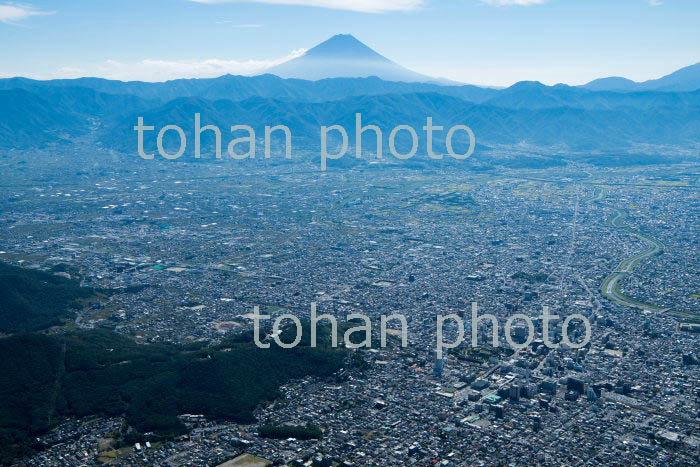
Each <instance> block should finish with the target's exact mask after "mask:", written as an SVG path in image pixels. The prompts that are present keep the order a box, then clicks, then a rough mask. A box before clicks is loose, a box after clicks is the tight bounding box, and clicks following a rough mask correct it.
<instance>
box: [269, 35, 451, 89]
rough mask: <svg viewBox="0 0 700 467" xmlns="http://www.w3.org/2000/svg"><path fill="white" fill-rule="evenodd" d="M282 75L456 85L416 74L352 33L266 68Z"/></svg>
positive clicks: (274, 73)
mask: <svg viewBox="0 0 700 467" xmlns="http://www.w3.org/2000/svg"><path fill="white" fill-rule="evenodd" d="M265 72H266V73H270V74H273V75H277V76H279V77H280V78H298V79H305V80H310V81H318V80H321V79H326V78H366V77H369V76H377V77H379V78H381V79H383V80H386V81H404V82H411V83H415V82H418V83H440V84H456V83H450V82H448V81H447V80H441V79H438V78H433V77H430V76H426V75H422V74H420V73H416V72H415V71H412V70H409V69H408V68H405V67H402V66H401V65H399V64H398V63H396V62H393V61H391V60H389V59H388V58H386V57H385V56H383V55H381V54H379V53H377V52H375V51H374V50H372V49H371V48H370V47H368V46H366V45H365V44H363V43H362V42H360V41H359V40H357V39H356V38H355V37H354V36H352V35H350V34H338V35H336V36H333V37H331V38H330V39H328V40H327V41H325V42H322V43H320V44H319V45H317V46H316V47H314V48H312V49H309V50H308V51H307V52H306V53H305V54H304V55H302V56H300V57H297V58H294V59H292V60H290V61H288V62H284V63H281V64H279V65H277V66H274V67H272V68H268V69H267V70H265Z"/></svg>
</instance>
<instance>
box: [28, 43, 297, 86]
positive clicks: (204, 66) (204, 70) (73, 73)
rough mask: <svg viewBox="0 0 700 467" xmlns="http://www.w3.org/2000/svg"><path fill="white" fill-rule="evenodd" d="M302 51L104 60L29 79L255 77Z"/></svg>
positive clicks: (142, 79) (131, 79) (140, 79)
mask: <svg viewBox="0 0 700 467" xmlns="http://www.w3.org/2000/svg"><path fill="white" fill-rule="evenodd" d="M304 52H306V50H305V49H299V50H295V51H293V52H291V53H290V54H289V55H287V56H286V57H282V58H278V59H271V60H223V59H218V58H210V59H206V60H160V59H151V58H147V59H144V60H140V61H138V62H129V63H126V62H121V61H117V60H107V61H104V62H101V63H98V64H95V65H91V66H81V67H62V68H60V69H58V70H56V71H55V72H52V73H49V74H45V75H40V76H38V75H34V76H29V77H31V78H37V79H55V78H79V77H82V76H94V77H98V78H108V79H118V80H122V81H167V80H170V79H178V78H215V77H217V76H221V75H225V74H227V73H228V74H232V75H254V74H258V73H261V72H264V71H265V70H266V69H267V68H269V67H271V66H274V65H279V64H280V63H282V62H286V61H287V60H291V59H293V58H296V57H299V56H300V55H302V54H303V53H304Z"/></svg>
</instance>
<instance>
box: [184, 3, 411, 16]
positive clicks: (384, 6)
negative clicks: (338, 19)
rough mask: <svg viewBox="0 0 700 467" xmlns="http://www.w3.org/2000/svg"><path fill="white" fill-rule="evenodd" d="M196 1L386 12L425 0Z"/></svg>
mask: <svg viewBox="0 0 700 467" xmlns="http://www.w3.org/2000/svg"><path fill="white" fill-rule="evenodd" d="M190 1H193V2H196V3H209V4H213V3H232V2H239V3H240V2H249V3H271V4H274V5H301V6H313V7H319V8H330V9H333V10H349V11H359V12H362V13H385V12H388V11H411V10H415V9H416V8H418V7H420V6H422V5H423V4H424V3H425V0H190Z"/></svg>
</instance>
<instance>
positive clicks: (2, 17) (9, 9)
mask: <svg viewBox="0 0 700 467" xmlns="http://www.w3.org/2000/svg"><path fill="white" fill-rule="evenodd" d="M51 14H53V12H52V11H42V10H37V9H36V8H34V7H32V6H29V5H20V4H18V3H5V4H4V5H0V21H2V22H3V23H9V24H13V23H16V22H18V21H22V20H23V19H26V18H29V17H30V16H43V15H51Z"/></svg>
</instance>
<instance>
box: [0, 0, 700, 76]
mask: <svg viewBox="0 0 700 467" xmlns="http://www.w3.org/2000/svg"><path fill="white" fill-rule="evenodd" d="M699 24H700V1H698V0H359V1H352V0H346V1H343V0H258V1H252V2H245V1H236V0H233V1H227V0H197V1H193V0H119V1H114V0H70V1H53V0H27V1H26V2H25V1H24V0H22V1H21V2H16V3H15V2H11V3H8V2H6V1H4V0H0V76H30V77H35V78H54V77H76V76H85V75H88V76H104V77H109V78H115V79H142V80H150V81H162V80H165V79H172V78H178V77H209V76H218V75H221V74H224V73H226V72H229V73H239V74H250V73H254V72H256V71H258V70H260V69H262V68H264V67H265V66H268V65H271V64H275V63H278V62H280V61H282V60H284V59H288V58H289V57H292V56H294V55H295V54H298V53H300V52H301V51H303V49H306V48H310V47H312V46H314V45H315V44H317V43H319V42H321V41H323V40H325V39H327V38H328V37H330V36H332V35H334V34H337V33H351V34H353V35H355V36H356V37H357V38H358V39H360V40H361V41H363V42H365V43H366V44H368V45H369V46H371V47H373V48H375V49H376V50H377V51H378V52H380V53H382V54H384V55H386V56H387V57H389V58H391V59H393V60H395V61H397V62H398V63H400V64H402V65H404V66H407V67H409V68H412V69H414V70H416V71H418V72H421V73H425V74H429V75H433V76H441V77H447V78H451V79H454V80H458V81H462V82H466V83H475V84H487V85H499V86H503V85H509V84H512V83H514V82H517V81H521V80H538V81H542V82H544V83H547V84H554V83H558V82H564V83H569V84H580V83H584V82H587V81H590V80H591V79H595V78H598V77H603V76H615V75H616V76H626V77H628V78H631V79H635V80H645V79H650V78H657V77H660V76H662V75H664V74H667V73H669V72H671V71H674V70H676V69H678V68H681V67H683V66H687V65H690V64H693V63H697V62H700V27H699V26H698V25H699Z"/></svg>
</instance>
